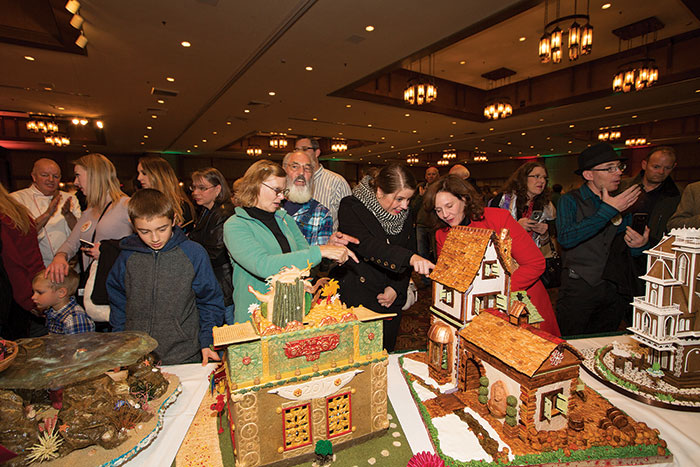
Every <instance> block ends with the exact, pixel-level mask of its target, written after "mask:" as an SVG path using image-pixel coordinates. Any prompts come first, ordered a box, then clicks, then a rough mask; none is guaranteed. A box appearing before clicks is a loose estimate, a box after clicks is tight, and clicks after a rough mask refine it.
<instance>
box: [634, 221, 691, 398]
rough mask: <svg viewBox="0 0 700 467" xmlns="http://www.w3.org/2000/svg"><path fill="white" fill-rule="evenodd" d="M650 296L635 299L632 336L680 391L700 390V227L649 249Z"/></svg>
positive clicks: (676, 233)
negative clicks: (697, 388) (698, 388)
mask: <svg viewBox="0 0 700 467" xmlns="http://www.w3.org/2000/svg"><path fill="white" fill-rule="evenodd" d="M645 253H646V255H647V272H646V274H645V275H644V276H642V277H641V278H642V279H643V280H644V281H645V282H646V290H645V294H644V296H642V297H635V298H634V302H633V304H632V305H633V307H634V308H633V309H634V311H633V322H632V326H631V327H629V328H628V329H629V330H630V331H631V332H632V333H633V335H632V337H633V338H634V339H635V340H637V341H639V342H640V343H641V344H643V345H644V346H646V347H648V349H649V352H648V354H647V359H648V361H647V363H649V365H654V364H656V365H658V367H659V369H660V370H662V371H663V373H664V377H663V379H664V380H665V381H666V382H668V383H669V384H672V385H674V386H677V387H698V386H700V320H699V319H698V318H699V317H700V316H699V314H700V313H699V312H700V289H699V286H700V229H689V228H683V229H673V230H671V232H670V234H669V235H667V236H665V237H664V238H663V239H662V240H661V242H660V243H659V244H658V245H656V246H654V247H653V248H651V249H649V250H647V251H646V252H645Z"/></svg>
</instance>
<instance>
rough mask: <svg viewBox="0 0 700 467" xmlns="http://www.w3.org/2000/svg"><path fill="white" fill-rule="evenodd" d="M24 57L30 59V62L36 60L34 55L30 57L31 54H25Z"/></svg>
mask: <svg viewBox="0 0 700 467" xmlns="http://www.w3.org/2000/svg"><path fill="white" fill-rule="evenodd" d="M24 59H25V60H27V61H30V62H33V61H34V60H36V59H35V58H34V57H32V56H31V55H25V56H24Z"/></svg>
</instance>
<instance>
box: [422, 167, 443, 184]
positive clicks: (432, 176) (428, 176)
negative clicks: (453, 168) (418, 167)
mask: <svg viewBox="0 0 700 467" xmlns="http://www.w3.org/2000/svg"><path fill="white" fill-rule="evenodd" d="M439 177H440V172H439V171H438V169H437V167H428V168H427V169H426V171H425V181H426V182H428V184H431V183H433V182H434V181H435V180H437V179H438V178H439Z"/></svg>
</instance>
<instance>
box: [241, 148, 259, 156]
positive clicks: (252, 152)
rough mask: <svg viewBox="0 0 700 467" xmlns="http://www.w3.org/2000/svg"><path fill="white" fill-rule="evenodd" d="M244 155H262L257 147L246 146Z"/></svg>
mask: <svg viewBox="0 0 700 467" xmlns="http://www.w3.org/2000/svg"><path fill="white" fill-rule="evenodd" d="M245 152H246V154H248V155H249V156H260V155H262V149H260V147H259V146H248V149H246V150H245Z"/></svg>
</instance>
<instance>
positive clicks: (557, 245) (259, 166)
mask: <svg viewBox="0 0 700 467" xmlns="http://www.w3.org/2000/svg"><path fill="white" fill-rule="evenodd" d="M320 154H321V153H320V149H319V144H318V141H316V140H315V139H313V138H306V137H303V138H299V139H298V140H297V141H296V147H295V148H294V150H292V151H291V152H289V153H288V154H287V155H286V156H285V157H284V159H283V161H282V164H277V163H275V162H272V161H268V160H259V161H257V162H255V163H254V164H252V165H251V166H250V167H249V168H248V170H247V171H246V172H245V174H244V175H243V177H242V178H240V179H238V180H236V182H235V183H234V185H233V187H232V188H233V189H230V188H229V186H228V183H227V181H226V178H225V176H224V174H222V173H221V172H220V171H219V170H217V169H216V168H213V167H209V168H204V169H201V170H197V171H195V172H194V173H192V174H191V183H190V185H189V191H190V194H191V195H190V196H188V195H187V194H186V193H185V191H184V190H183V189H182V184H181V183H180V182H179V181H178V179H177V176H176V174H175V172H174V170H173V169H172V167H171V165H170V164H169V163H168V162H167V161H166V160H164V159H162V158H160V157H154V156H149V157H144V158H141V159H139V161H138V166H137V174H136V180H137V181H138V185H139V189H138V190H137V191H136V192H135V193H134V194H133V195H132V196H131V197H129V196H127V195H126V194H125V193H124V192H123V191H122V190H121V188H120V183H119V180H118V179H117V175H116V169H115V167H114V165H113V164H112V163H111V162H110V160H109V159H108V158H106V157H105V156H103V155H101V154H89V155H86V156H83V157H80V158H79V159H77V160H75V161H74V162H73V167H74V173H73V175H74V184H75V187H76V188H77V189H78V190H79V193H77V194H78V195H81V196H84V198H85V205H84V209H81V206H80V203H79V201H78V198H77V197H76V196H75V195H73V194H69V193H67V192H64V191H61V190H59V182H60V180H61V171H60V168H59V166H58V164H56V162H54V161H52V160H50V159H45V158H42V159H39V160H37V161H36V162H35V164H34V167H33V169H32V173H31V177H32V184H31V186H30V187H28V188H25V189H22V190H19V191H16V192H14V193H8V191H7V190H6V188H5V187H4V186H2V185H0V221H1V223H0V234H1V235H0V240H1V241H2V243H1V245H0V248H1V250H0V251H1V258H2V264H0V266H2V267H0V281H2V282H3V285H4V286H3V287H1V288H0V290H2V293H1V294H0V301H1V303H0V335H2V336H3V337H5V338H10V339H13V338H21V337H28V336H32V337H33V336H40V335H43V334H45V333H47V332H48V333H57V334H71V333H78V332H87V331H93V330H95V329H97V330H98V331H109V330H111V331H122V330H140V331H144V332H147V333H149V334H150V335H151V336H153V337H154V338H156V340H158V342H159V346H158V349H157V353H158V355H159V357H160V359H161V361H162V362H163V363H166V364H173V363H185V362H194V361H202V362H203V363H206V362H207V361H209V360H217V359H218V358H219V357H218V355H217V353H216V352H215V351H214V350H213V349H212V348H211V345H212V329H213V327H214V326H219V325H221V324H223V323H227V324H233V323H240V322H245V321H247V320H248V319H250V311H249V308H250V306H251V305H252V304H253V303H254V302H255V301H256V299H255V297H254V296H253V294H251V293H250V292H249V290H248V289H249V287H252V288H253V289H255V290H263V291H264V290H266V289H267V284H266V282H265V280H266V278H267V277H268V276H270V275H273V274H275V273H277V272H279V270H280V268H282V267H283V266H292V265H295V266H297V267H299V268H300V269H304V268H306V267H307V266H309V265H310V266H319V267H318V268H317V269H315V270H314V271H315V272H316V273H317V274H321V275H330V276H332V277H334V278H336V279H337V280H338V281H339V282H340V298H341V300H342V301H343V302H345V303H346V304H347V305H349V306H355V305H364V306H365V307H367V308H369V309H372V310H373V311H375V312H379V313H387V314H392V315H393V316H392V317H390V318H389V319H385V320H384V321H383V323H384V347H385V348H386V349H387V350H389V351H392V350H393V349H394V346H395V343H396V337H397V335H398V333H399V327H400V323H401V315H402V311H403V310H404V309H405V308H406V307H407V306H409V305H410V304H411V303H413V301H412V299H411V297H410V291H411V278H412V276H414V277H416V278H417V279H418V280H417V282H418V287H419V288H425V287H426V286H427V285H429V284H430V280H429V279H427V276H428V275H429V274H430V272H431V271H432V269H433V268H434V267H435V263H436V262H437V261H438V258H439V256H440V253H441V250H442V246H443V244H444V242H445V239H446V237H447V233H448V232H449V230H450V229H451V228H453V227H455V226H460V225H461V226H471V227H480V228H487V229H492V230H496V231H501V229H504V228H505V229H507V230H508V231H509V233H510V236H511V238H512V257H513V259H514V260H515V262H516V263H517V269H515V270H514V272H513V273H512V276H511V282H510V283H511V289H512V290H513V291H516V290H517V291H526V292H527V294H528V296H529V298H530V301H531V302H532V304H533V305H534V306H535V307H536V308H537V310H538V312H539V314H540V315H541V316H542V318H543V319H544V322H543V323H542V324H541V329H543V330H545V331H547V332H549V333H551V334H553V335H556V336H560V335H564V336H573V335H581V334H588V333H597V332H606V331H615V330H617V329H618V328H620V326H621V323H623V322H624V321H627V322H628V323H629V314H630V312H631V310H630V308H629V303H630V301H631V297H633V296H635V295H638V294H640V292H641V287H642V283H641V281H640V280H639V279H637V277H638V276H639V275H641V274H643V272H644V267H645V265H644V261H643V259H642V252H643V251H644V249H646V248H649V247H650V246H653V245H655V244H656V243H657V242H658V241H660V240H661V239H662V238H663V235H664V234H666V233H668V231H669V230H670V229H671V228H675V227H684V226H685V227H700V182H696V183H691V184H689V185H688V186H687V187H686V189H685V191H684V192H683V194H682V195H681V192H680V190H679V189H678V187H677V186H676V184H675V183H674V182H673V179H672V178H671V176H670V175H671V173H672V171H673V169H674V168H675V166H676V154H675V152H674V150H673V148H671V147H657V148H653V149H651V150H650V152H649V154H648V155H647V156H646V157H645V159H644V160H643V161H642V162H641V167H640V168H639V170H638V171H636V173H635V175H634V176H633V177H628V178H623V172H624V171H625V169H626V160H625V158H624V157H623V156H622V155H621V154H620V153H618V152H616V151H614V150H613V148H612V147H611V146H610V145H608V144H606V143H600V144H597V145H595V146H592V147H590V148H588V149H587V150H585V151H584V152H582V153H581V154H580V155H579V156H578V168H577V170H576V171H575V173H576V174H577V175H579V176H580V177H581V185H580V186H579V187H578V188H576V189H573V190H570V191H568V192H566V193H563V191H562V186H561V185H560V184H555V185H554V186H552V187H550V184H549V175H548V172H547V168H546V166H545V165H544V164H543V163H541V162H540V161H529V162H526V163H524V164H523V165H521V166H520V167H519V168H518V169H517V170H516V171H515V172H514V173H513V174H512V175H511V176H510V178H509V179H508V180H507V181H506V183H505V184H504V185H503V187H501V189H500V190H499V191H498V193H497V194H496V195H495V196H493V194H492V193H491V192H490V190H482V189H480V188H479V185H478V181H477V180H475V179H474V178H473V177H472V175H471V173H470V171H469V170H468V168H467V167H465V166H463V165H455V166H453V167H451V169H450V170H449V173H448V174H444V175H442V176H441V174H440V172H439V169H438V168H437V167H429V168H428V169H427V170H426V172H425V180H424V181H422V182H420V183H419V182H418V181H417V180H416V177H415V176H414V174H413V172H412V171H411V170H410V169H409V168H407V167H405V166H403V165H400V164H390V165H387V166H385V167H382V168H377V169H375V170H374V171H372V172H371V173H369V174H367V175H366V176H364V178H362V179H361V180H359V182H358V183H357V184H356V185H355V186H354V188H352V189H351V188H350V185H349V184H348V182H347V181H346V180H345V179H344V178H343V177H342V176H341V175H340V174H337V173H335V172H332V171H330V170H329V169H327V168H324V167H323V165H322V164H321V163H320V162H319V156H320ZM557 255H561V257H562V260H563V268H562V273H561V286H560V287H559V289H558V295H557V298H556V312H555V308H554V307H553V306H552V302H551V299H550V296H551V295H552V294H550V293H549V292H548V290H547V289H545V286H544V285H543V283H542V281H541V280H540V277H541V276H542V274H543V272H544V270H545V263H546V258H551V257H553V256H557ZM426 312H427V310H426Z"/></svg>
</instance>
